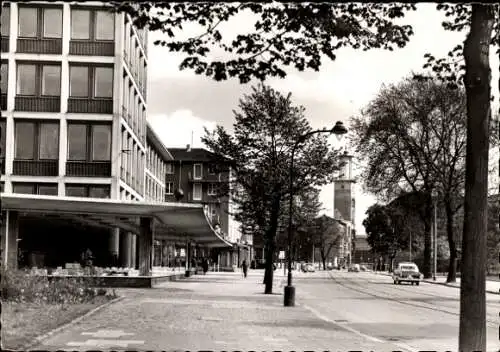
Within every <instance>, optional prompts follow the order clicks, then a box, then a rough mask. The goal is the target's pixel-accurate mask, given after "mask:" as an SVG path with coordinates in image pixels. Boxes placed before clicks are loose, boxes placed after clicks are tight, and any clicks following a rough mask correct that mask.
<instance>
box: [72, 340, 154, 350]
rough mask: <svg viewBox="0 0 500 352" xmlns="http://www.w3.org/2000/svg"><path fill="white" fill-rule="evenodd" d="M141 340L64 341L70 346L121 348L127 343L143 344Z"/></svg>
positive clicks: (126, 345)
mask: <svg viewBox="0 0 500 352" xmlns="http://www.w3.org/2000/svg"><path fill="white" fill-rule="evenodd" d="M143 344H144V341H143V340H103V339H91V340H86V341H70V342H68V343H66V346H71V347H82V346H89V347H98V346H119V347H122V348H125V347H128V345H143Z"/></svg>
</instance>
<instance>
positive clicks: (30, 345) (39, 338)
mask: <svg viewBox="0 0 500 352" xmlns="http://www.w3.org/2000/svg"><path fill="white" fill-rule="evenodd" d="M124 298H125V296H121V297H116V298H113V299H112V300H111V301H109V302H106V303H104V304H101V305H100V306H98V307H95V308H94V309H91V310H89V311H88V312H87V313H85V314H83V315H80V316H79V317H76V318H75V319H73V320H71V321H69V322H67V323H66V324H63V325H61V326H59V327H57V328H54V329H53V330H51V331H49V332H46V333H45V334H43V335H41V336H37V337H35V338H34V340H33V341H32V342H29V343H27V344H26V345H24V346H21V348H20V349H19V350H20V351H29V350H31V349H33V347H35V346H36V345H38V344H40V343H41V342H42V341H43V340H45V339H47V338H48V337H50V336H52V335H54V334H56V333H58V332H60V331H61V330H64V329H66V328H69V327H70V326H73V325H75V324H77V323H78V322H80V321H81V320H83V319H85V318H87V317H89V316H91V315H92V314H94V313H97V312H98V311H99V310H101V309H104V308H105V307H108V306H110V305H111V304H114V303H117V302H119V301H121V300H122V299H124Z"/></svg>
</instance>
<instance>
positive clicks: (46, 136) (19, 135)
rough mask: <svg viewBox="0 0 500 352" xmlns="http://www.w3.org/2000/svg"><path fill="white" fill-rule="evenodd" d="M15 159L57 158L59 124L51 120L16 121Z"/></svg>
mask: <svg viewBox="0 0 500 352" xmlns="http://www.w3.org/2000/svg"><path fill="white" fill-rule="evenodd" d="M15 139H16V140H15V159H21V160H57V159H58V158H59V124H58V123H52V122H24V121H23V122H16V124H15Z"/></svg>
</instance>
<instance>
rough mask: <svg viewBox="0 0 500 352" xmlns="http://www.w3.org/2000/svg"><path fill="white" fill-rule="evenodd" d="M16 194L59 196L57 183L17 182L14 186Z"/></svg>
mask: <svg viewBox="0 0 500 352" xmlns="http://www.w3.org/2000/svg"><path fill="white" fill-rule="evenodd" d="M12 190H13V192H14V193H21V194H40V195H44V196H57V183H27V182H16V183H13V184H12Z"/></svg>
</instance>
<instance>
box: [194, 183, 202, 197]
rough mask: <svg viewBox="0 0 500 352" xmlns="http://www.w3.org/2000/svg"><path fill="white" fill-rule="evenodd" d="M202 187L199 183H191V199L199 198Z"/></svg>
mask: <svg viewBox="0 0 500 352" xmlns="http://www.w3.org/2000/svg"><path fill="white" fill-rule="evenodd" d="M201 197H202V187H201V183H193V200H201Z"/></svg>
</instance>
